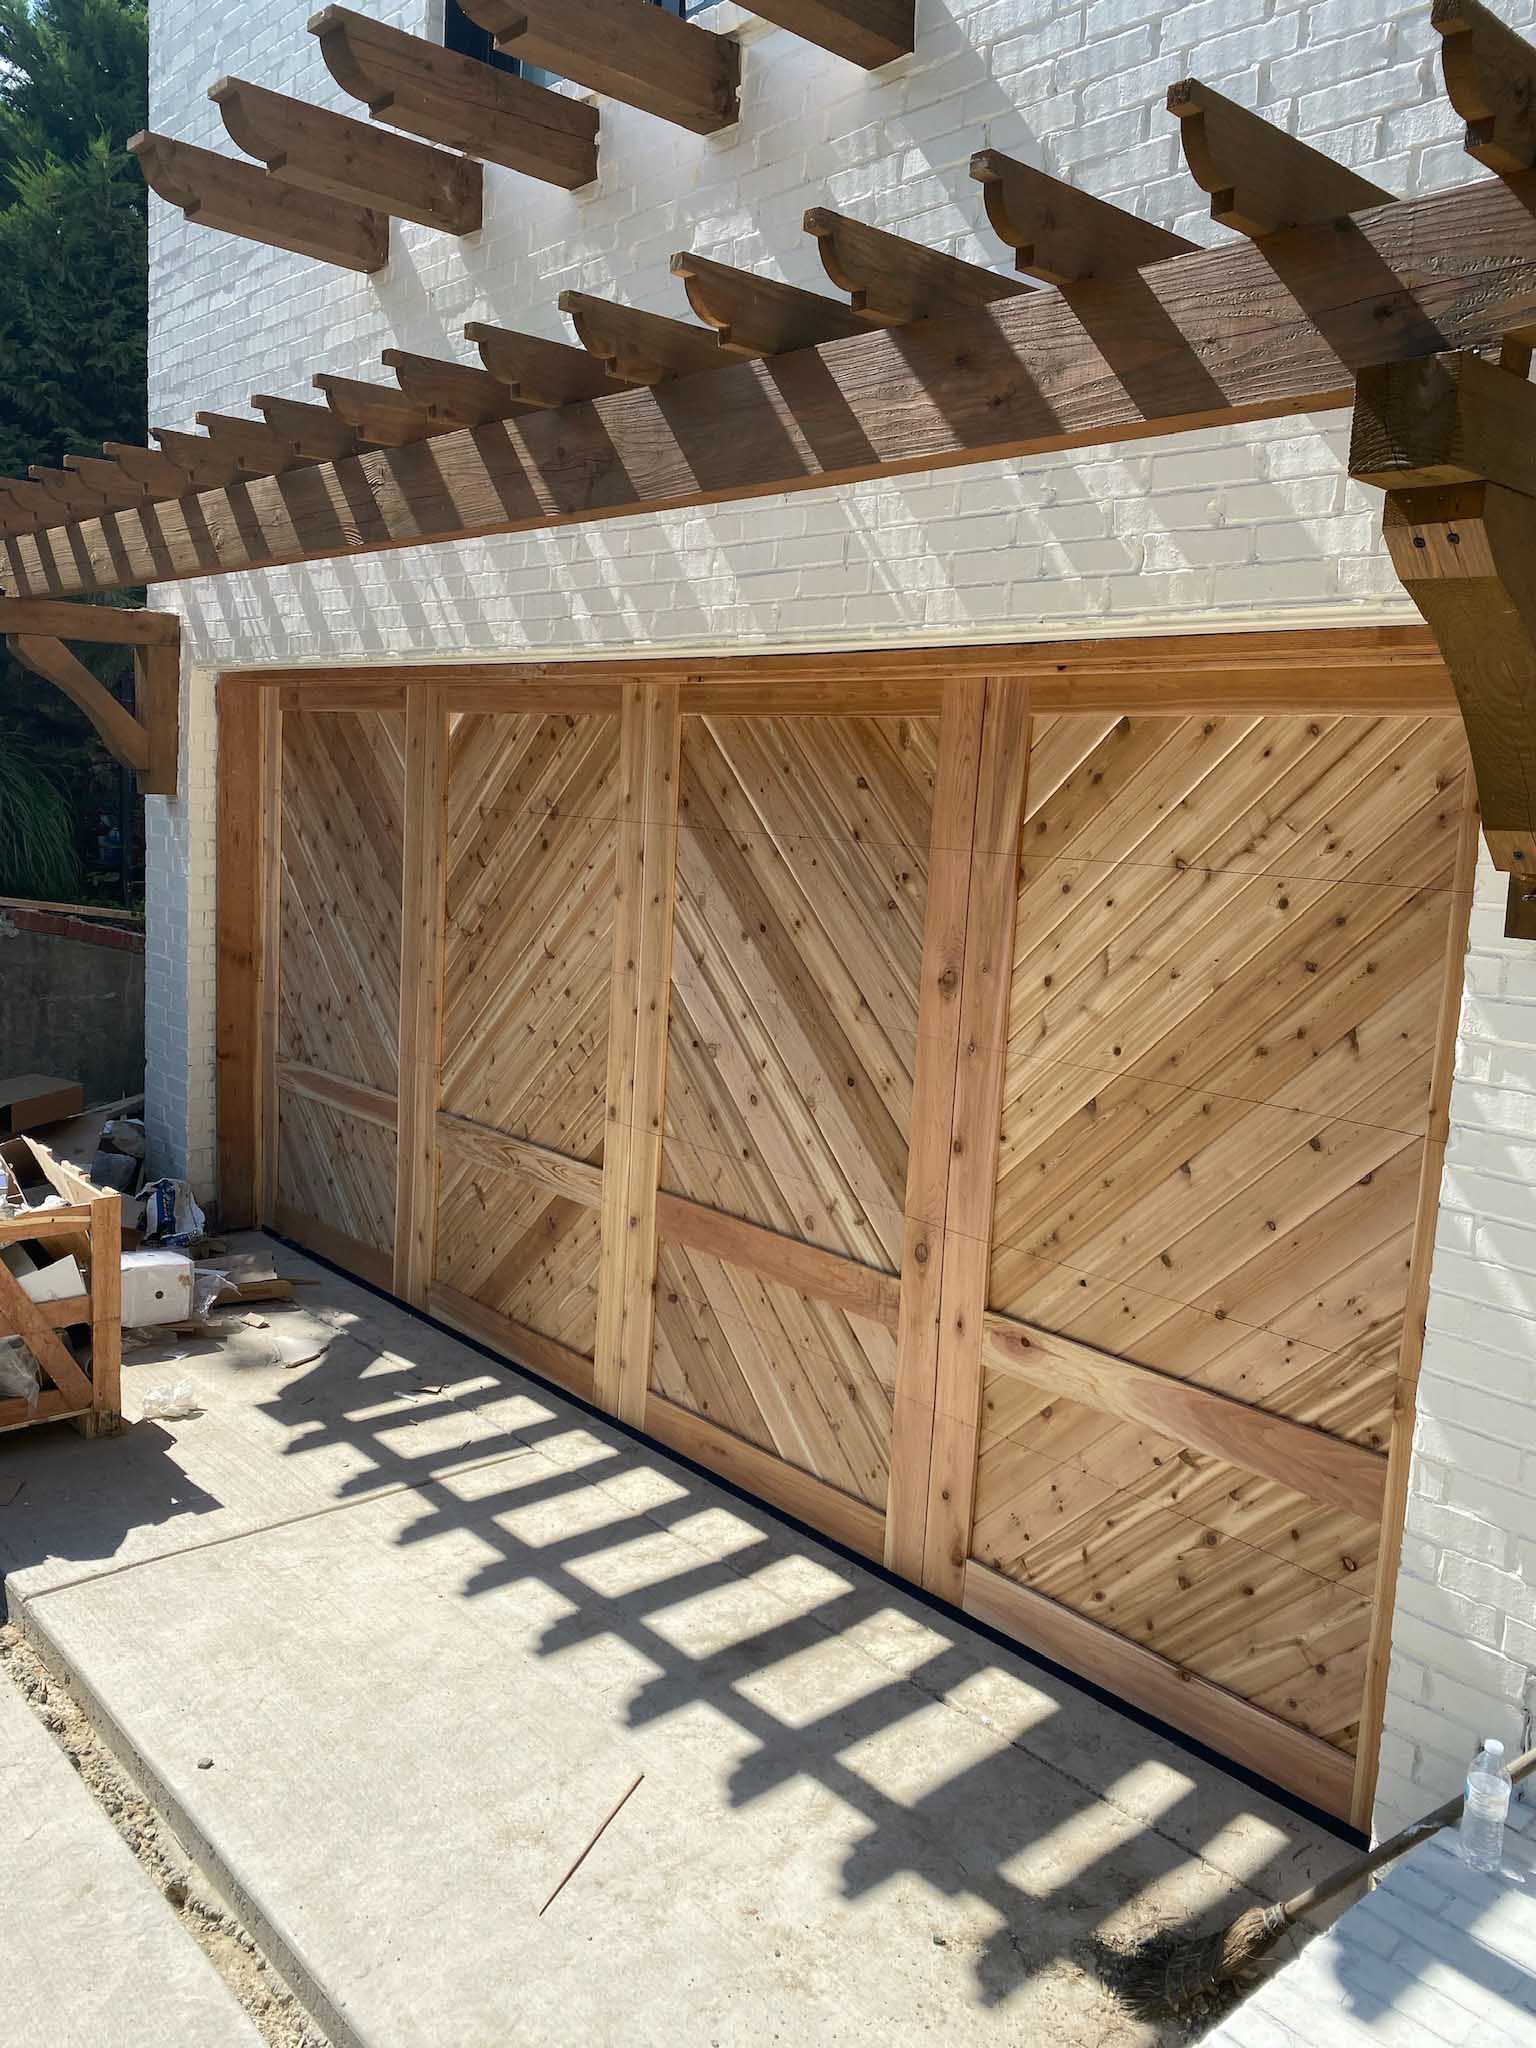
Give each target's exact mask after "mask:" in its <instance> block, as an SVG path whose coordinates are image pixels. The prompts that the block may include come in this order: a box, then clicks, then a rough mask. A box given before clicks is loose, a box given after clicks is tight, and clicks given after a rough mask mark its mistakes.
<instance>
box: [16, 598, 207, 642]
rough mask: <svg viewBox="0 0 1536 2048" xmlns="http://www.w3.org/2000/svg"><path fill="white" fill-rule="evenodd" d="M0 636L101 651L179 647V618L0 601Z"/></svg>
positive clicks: (47, 601) (45, 601)
mask: <svg viewBox="0 0 1536 2048" xmlns="http://www.w3.org/2000/svg"><path fill="white" fill-rule="evenodd" d="M0 633H41V634H45V635H47V636H48V637H49V638H50V639H56V640H89V641H93V642H94V643H96V644H97V645H98V646H103V647H107V646H111V647H179V646H180V645H181V618H180V615H179V614H178V613H176V612H151V611H144V610H132V609H130V608H129V607H128V606H126V605H112V604H64V603H59V602H57V601H56V600H54V599H51V598H46V597H41V598H40V597H0Z"/></svg>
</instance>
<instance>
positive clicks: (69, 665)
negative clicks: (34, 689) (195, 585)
mask: <svg viewBox="0 0 1536 2048" xmlns="http://www.w3.org/2000/svg"><path fill="white" fill-rule="evenodd" d="M0 633H3V634H4V635H5V644H6V647H7V648H8V650H9V652H10V654H11V656H12V658H13V659H14V660H15V661H18V662H19V663H20V664H21V666H22V667H23V668H25V669H27V670H29V671H30V672H31V673H32V674H33V675H35V676H41V677H42V679H43V680H44V681H45V682H49V683H52V684H53V685H54V687H55V688H56V689H58V690H61V691H62V692H63V693H64V695H65V696H66V697H68V699H69V700H70V702H71V703H72V704H74V705H75V706H76V707H77V708H78V709H79V710H81V711H83V712H84V713H85V715H86V717H87V718H88V719H89V720H90V722H91V724H92V725H93V726H94V727H95V729H96V733H97V736H98V737H99V738H100V740H101V742H102V745H103V746H104V747H105V748H106V749H107V751H108V753H110V754H111V755H112V756H113V757H114V758H115V759H116V760H119V761H121V762H122V763H123V764H124V766H125V767H128V768H131V769H132V770H133V772H134V775H135V776H136V777H137V779H138V785H139V789H140V791H141V792H142V794H143V795H145V796H175V794H176V763H177V754H178V751H179V748H180V741H181V620H180V619H179V618H178V617H177V615H176V614H175V613H174V612H159V611H153V612H152V611H128V610H122V609H119V608H117V607H116V606H109V605H93V604H68V603H66V602H64V601H63V600H60V599H55V598H26V597H24V598H15V597H0ZM66 636H67V637H68V638H69V639H71V640H83V641H88V642H91V643H92V644H94V645H97V646H115V647H125V646H126V647H131V648H132V649H133V679H134V709H133V710H132V711H130V710H129V709H128V707H127V705H126V704H120V703H119V702H118V700H117V699H116V697H114V696H113V695H112V692H111V691H110V690H109V689H107V688H106V687H105V685H104V684H102V683H99V682H98V681H97V680H96V678H95V676H93V675H92V674H91V672H90V670H89V669H88V668H87V667H86V666H85V664H84V663H83V662H82V661H80V660H79V658H78V657H77V656H75V655H73V654H71V653H70V651H69V649H68V648H67V647H66V646H65V645H64V638H65V637H66Z"/></svg>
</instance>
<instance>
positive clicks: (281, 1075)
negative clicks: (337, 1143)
mask: <svg viewBox="0 0 1536 2048" xmlns="http://www.w3.org/2000/svg"><path fill="white" fill-rule="evenodd" d="M277 1085H278V1086H279V1088H286V1089H287V1090H288V1092H289V1094H290V1095H301V1096H303V1097H304V1098H305V1100H306V1101H308V1102H323V1103H324V1104H325V1105H326V1107H327V1108H328V1109H339V1110H341V1111H343V1112H344V1114H345V1115H347V1116H355V1117H360V1118H361V1119H362V1120H363V1122H364V1123H368V1124H377V1125H379V1126H380V1128H381V1129H383V1130H387V1131H392V1130H393V1129H394V1128H395V1119H396V1116H397V1115H398V1110H399V1106H398V1103H397V1102H396V1099H395V1096H394V1095H393V1094H392V1093H390V1092H388V1091H386V1090H385V1089H383V1088H370V1087H369V1086H368V1084H367V1082H366V1081H348V1080H345V1079H343V1078H342V1076H341V1075H339V1074H323V1073H321V1071H320V1069H319V1068H318V1067H306V1066H302V1065H300V1064H299V1063H298V1062H297V1061H294V1060H279V1061H278V1062H277Z"/></svg>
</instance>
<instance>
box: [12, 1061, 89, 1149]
mask: <svg viewBox="0 0 1536 2048" xmlns="http://www.w3.org/2000/svg"><path fill="white" fill-rule="evenodd" d="M84 1107H85V1090H84V1089H83V1088H82V1087H81V1085H80V1083H79V1082H78V1081H61V1080H60V1079H59V1078H58V1077H57V1076H56V1075H53V1074H13V1075H11V1077H10V1078H9V1079H8V1080H4V1081H0V1138H10V1137H14V1136H15V1134H16V1133H17V1132H18V1131H35V1130H38V1129H40V1128H41V1127H42V1125H44V1124H51V1123H57V1121H58V1120H59V1118H60V1117H61V1116H78V1115H79V1114H80V1112H81V1110H82V1109H84Z"/></svg>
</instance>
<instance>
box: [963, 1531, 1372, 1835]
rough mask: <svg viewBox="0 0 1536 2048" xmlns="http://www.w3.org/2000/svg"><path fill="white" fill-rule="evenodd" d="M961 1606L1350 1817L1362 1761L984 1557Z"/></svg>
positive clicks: (968, 1575) (968, 1574)
mask: <svg viewBox="0 0 1536 2048" xmlns="http://www.w3.org/2000/svg"><path fill="white" fill-rule="evenodd" d="M960 1604H961V1606H962V1607H963V1608H964V1609H965V1612H966V1613H967V1614H969V1615H972V1616H974V1618H975V1619H976V1620H977V1621H984V1622H985V1623H986V1624H987V1625H988V1627H989V1628H996V1629H1001V1630H1002V1632H1003V1633H1004V1634H1005V1635H1010V1636H1015V1637H1017V1639H1018V1640H1019V1641H1020V1642H1021V1643H1026V1644H1027V1645H1028V1646H1029V1647H1030V1648H1031V1649H1032V1650H1038V1651H1039V1652H1040V1653H1041V1655H1042V1656H1045V1657H1049V1658H1051V1659H1052V1660H1053V1661H1054V1662H1056V1663H1058V1664H1062V1665H1064V1666H1065V1667H1066V1668H1067V1669H1068V1670H1069V1671H1074V1672H1077V1673H1079V1674H1080V1675H1081V1676H1082V1677H1084V1678H1086V1679H1088V1680H1089V1681H1090V1682H1091V1683H1092V1684H1094V1685H1097V1686H1100V1687H1102V1688H1103V1690H1104V1691H1105V1692H1107V1693H1109V1694H1111V1695H1112V1696H1113V1697H1114V1698H1116V1699H1121V1700H1124V1701H1126V1702H1127V1704H1128V1705H1130V1706H1133V1707H1140V1708H1141V1709H1142V1711H1143V1712H1144V1713H1148V1714H1155V1715H1156V1716H1157V1718H1158V1719H1159V1720H1160V1721H1166V1722H1167V1723H1168V1724H1169V1726H1170V1727H1173V1728H1177V1729H1180V1730H1181V1731H1182V1732H1183V1733H1184V1734H1185V1735H1192V1736H1194V1738H1195V1740H1196V1741H1197V1742H1203V1743H1206V1744H1208V1745H1209V1746H1210V1747H1211V1748H1212V1749H1214V1750H1216V1751H1217V1752H1218V1753H1219V1754H1220V1755H1222V1756H1227V1757H1230V1758H1232V1760H1233V1761H1234V1762H1235V1763H1239V1764H1243V1765H1245V1766H1246V1767H1247V1768H1248V1769H1249V1770H1252V1771H1257V1772H1258V1773H1259V1775H1260V1776H1261V1777H1265V1778H1269V1779H1271V1780H1273V1782H1274V1783H1275V1784H1277V1785H1283V1786H1284V1787H1285V1788H1286V1790H1287V1791H1288V1792H1294V1793H1295V1794H1296V1795H1297V1797H1298V1798H1301V1799H1307V1800H1310V1801H1311V1802H1312V1804H1313V1805H1314V1806H1319V1807H1321V1808H1322V1809H1323V1811H1324V1812H1325V1813H1338V1814H1343V1813H1347V1812H1348V1811H1349V1798H1350V1788H1351V1784H1352V1781H1353V1779H1354V1774H1355V1760H1354V1758H1353V1757H1352V1756H1349V1755H1348V1754H1347V1753H1346V1752H1345V1751H1343V1750H1341V1749H1335V1748H1334V1747H1333V1745H1332V1744H1331V1743H1327V1742H1322V1741H1320V1740H1319V1739H1318V1737H1317V1736H1315V1735H1309V1734H1307V1732H1306V1731H1305V1729H1302V1728H1293V1727H1291V1726H1290V1724H1289V1723H1288V1722H1285V1721H1282V1720H1280V1719H1279V1718H1278V1716H1277V1715H1274V1714H1270V1713H1267V1712H1266V1711H1265V1710H1264V1709H1263V1708H1262V1707H1255V1706H1252V1705H1250V1703H1249V1702H1248V1701H1247V1700H1245V1699H1240V1698H1239V1697H1238V1695H1237V1694H1236V1693H1233V1692H1228V1691H1227V1690H1226V1688H1225V1687H1224V1686H1220V1685H1213V1684H1212V1683H1211V1681H1210V1680H1209V1679H1205V1678H1199V1677H1197V1676H1196V1675H1195V1674H1194V1673H1193V1672H1190V1671H1185V1670H1183V1669H1182V1668H1181V1667H1180V1666H1179V1665H1177V1664H1172V1663H1170V1662H1169V1661H1168V1659H1167V1658H1166V1657H1160V1656H1158V1654H1157V1652H1156V1651H1155V1650H1148V1649H1146V1648H1144V1647H1143V1645H1142V1644H1140V1643H1134V1642H1128V1641H1127V1640H1126V1638H1125V1637H1124V1636H1120V1635H1116V1634H1115V1633H1114V1631H1113V1630H1111V1629H1107V1628H1101V1627H1100V1625H1099V1624H1098V1623H1097V1622H1095V1621H1089V1620H1088V1619H1087V1617H1086V1616H1085V1615H1081V1614H1077V1613H1075V1612H1074V1611H1073V1610H1072V1609H1071V1608H1070V1607H1063V1606H1062V1605H1061V1604H1060V1602H1059V1601H1055V1600H1048V1599H1047V1598H1046V1597H1045V1595H1044V1594H1043V1593H1036V1592H1033V1591H1032V1590H1031V1589H1030V1588H1029V1587H1028V1586H1021V1585H1018V1584H1017V1583H1016V1582H1015V1581H1014V1580H1013V1579H1009V1578H1005V1577H1004V1576H1003V1574H1002V1573H1001V1572H995V1571H993V1570H991V1568H990V1567H989V1566H987V1565H984V1564H978V1563H977V1562H976V1560H975V1559H974V1558H972V1559H971V1561H970V1562H969V1563H968V1564H967V1566H966V1568H965V1587H964V1591H963V1592H962V1594H961V1598H960Z"/></svg>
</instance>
